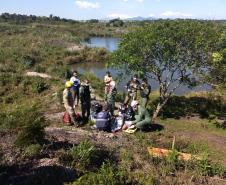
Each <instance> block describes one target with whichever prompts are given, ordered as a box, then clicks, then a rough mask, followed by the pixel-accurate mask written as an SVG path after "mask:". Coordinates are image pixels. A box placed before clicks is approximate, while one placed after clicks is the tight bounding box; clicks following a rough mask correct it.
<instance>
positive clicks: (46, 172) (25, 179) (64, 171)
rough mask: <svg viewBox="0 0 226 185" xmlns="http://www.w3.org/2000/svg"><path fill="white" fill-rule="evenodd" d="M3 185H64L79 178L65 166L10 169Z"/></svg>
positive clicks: (2, 181) (15, 167) (2, 182)
mask: <svg viewBox="0 0 226 185" xmlns="http://www.w3.org/2000/svg"><path fill="white" fill-rule="evenodd" d="M6 173H7V174H6V175H5V178H4V179H2V180H1V185H4V184H11V185H49V184H55V185H63V184H64V183H69V182H72V181H74V180H75V179H76V178H78V175H77V174H76V172H75V171H74V170H72V169H70V168H66V167H63V166H41V167H38V168H34V169H32V168H27V167H26V169H24V168H21V167H19V166H12V167H8V169H7V171H6Z"/></svg>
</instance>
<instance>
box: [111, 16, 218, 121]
mask: <svg viewBox="0 0 226 185" xmlns="http://www.w3.org/2000/svg"><path fill="white" fill-rule="evenodd" d="M218 30H219V28H218V27H217V26H216V25H214V24H212V23H208V22H207V23H206V22H199V21H186V20H177V21H158V22H156V23H154V24H151V25H148V26H145V27H142V28H138V29H137V30H135V31H133V32H130V33H128V34H127V35H125V36H124V37H123V38H122V42H121V43H120V46H119V49H118V50H117V51H116V52H115V53H114V54H113V57H112V58H113V61H112V62H111V65H112V66H113V67H116V68H119V69H120V68H122V67H123V66H126V69H127V72H132V73H138V74H139V75H140V76H145V77H149V78H152V79H154V80H156V81H157V82H158V84H159V86H160V87H159V95H160V97H159V102H158V104H157V107H156V110H155V111H154V113H153V121H154V120H155V119H156V118H157V116H158V114H159V111H160V110H161V109H162V108H163V106H164V105H165V104H166V103H167V101H168V100H169V98H170V97H171V95H172V94H173V93H174V91H175V90H176V89H177V88H178V87H179V86H181V85H182V84H183V85H188V86H189V87H193V86H195V85H197V81H198V80H199V79H200V78H198V76H195V75H198V74H202V73H204V72H205V71H206V69H205V67H206V66H207V63H208V61H209V59H210V56H209V53H210V52H211V51H213V49H214V43H215V42H216V40H217V39H218ZM122 61H123V62H122ZM123 69H124V68H123Z"/></svg>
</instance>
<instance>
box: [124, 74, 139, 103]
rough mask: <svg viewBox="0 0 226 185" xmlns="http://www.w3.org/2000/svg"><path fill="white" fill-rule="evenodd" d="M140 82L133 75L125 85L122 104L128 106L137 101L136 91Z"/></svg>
mask: <svg viewBox="0 0 226 185" xmlns="http://www.w3.org/2000/svg"><path fill="white" fill-rule="evenodd" d="M139 86H140V82H139V80H138V79H137V75H134V76H133V78H132V79H131V80H130V81H129V82H128V83H127V85H126V88H127V96H126V99H125V101H124V104H126V105H128V104H130V103H131V102H132V101H133V100H136V99H137V90H138V89H139Z"/></svg>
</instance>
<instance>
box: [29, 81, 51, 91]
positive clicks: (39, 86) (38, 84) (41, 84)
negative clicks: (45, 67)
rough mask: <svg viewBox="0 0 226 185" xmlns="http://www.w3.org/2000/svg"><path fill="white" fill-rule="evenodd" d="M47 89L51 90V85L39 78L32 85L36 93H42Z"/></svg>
mask: <svg viewBox="0 0 226 185" xmlns="http://www.w3.org/2000/svg"><path fill="white" fill-rule="evenodd" d="M47 89H49V85H48V84H46V82H45V81H44V80H43V79H41V78H38V79H37V80H35V82H34V83H32V90H33V92H35V93H41V92H43V91H45V90H47Z"/></svg>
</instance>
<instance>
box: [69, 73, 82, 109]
mask: <svg viewBox="0 0 226 185" xmlns="http://www.w3.org/2000/svg"><path fill="white" fill-rule="evenodd" d="M70 81H71V82H72V83H73V86H72V96H73V100H74V104H73V107H75V106H78V103H79V88H80V80H79V78H78V72H77V71H74V72H73V76H72V77H71V79H70Z"/></svg>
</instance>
